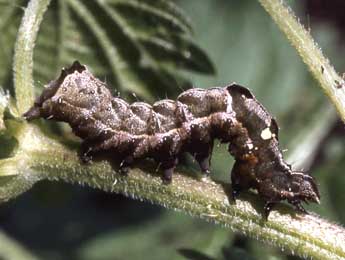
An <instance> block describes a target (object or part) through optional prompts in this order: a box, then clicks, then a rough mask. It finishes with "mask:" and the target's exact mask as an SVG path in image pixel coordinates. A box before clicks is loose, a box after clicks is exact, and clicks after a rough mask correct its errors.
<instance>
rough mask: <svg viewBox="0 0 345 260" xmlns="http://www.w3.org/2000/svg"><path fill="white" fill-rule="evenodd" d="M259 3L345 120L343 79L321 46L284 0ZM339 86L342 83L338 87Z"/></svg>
mask: <svg viewBox="0 0 345 260" xmlns="http://www.w3.org/2000/svg"><path fill="white" fill-rule="evenodd" d="M259 2H260V3H261V5H262V6H263V7H264V8H265V10H266V11H267V12H268V13H269V15H270V16H271V17H272V19H273V20H274V21H275V22H276V23H277V25H278V27H279V28H280V30H282V31H283V33H284V34H285V35H286V37H287V38H288V39H289V41H290V42H291V44H292V46H293V47H294V48H295V49H296V50H297V52H298V54H299V55H300V56H301V58H302V60H303V61H304V62H305V64H307V66H308V68H309V70H310V71H311V73H312V74H313V76H314V77H315V79H316V80H317V81H318V82H319V83H320V86H321V87H322V89H323V90H324V92H325V93H326V95H327V96H328V97H329V98H330V100H331V102H332V103H333V104H334V105H335V107H336V109H337V111H338V113H339V115H340V117H341V119H342V120H343V121H345V85H344V84H345V83H344V80H343V79H342V78H341V77H340V76H339V75H338V74H337V73H336V71H335V70H334V68H333V66H332V65H331V64H330V63H329V60H328V59H327V58H325V57H324V56H323V54H322V51H321V49H320V47H318V45H317V43H315V41H314V40H313V38H312V37H311V35H310V33H309V31H307V30H306V29H305V28H304V27H303V26H302V25H301V23H300V22H299V21H298V20H297V19H296V17H295V15H294V14H293V11H292V10H291V9H290V8H289V7H288V6H286V5H285V3H284V1H283V0H259ZM340 86H341V87H340Z"/></svg>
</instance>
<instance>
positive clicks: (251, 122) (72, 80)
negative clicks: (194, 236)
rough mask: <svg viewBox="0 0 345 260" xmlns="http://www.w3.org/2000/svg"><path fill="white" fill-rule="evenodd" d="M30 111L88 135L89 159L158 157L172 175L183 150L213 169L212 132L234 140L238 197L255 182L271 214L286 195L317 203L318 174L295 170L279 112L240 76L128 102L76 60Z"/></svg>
mask: <svg viewBox="0 0 345 260" xmlns="http://www.w3.org/2000/svg"><path fill="white" fill-rule="evenodd" d="M24 117H25V118H26V119H27V120H32V119H35V118H39V117H43V118H46V119H55V120H58V121H64V122H67V123H69V124H70V125H71V127H72V129H73V132H74V133H75V134H76V135H77V136H79V137H80V138H82V139H83V144H82V153H81V155H82V156H81V157H82V160H83V161H88V160H90V158H91V156H92V154H96V153H97V152H100V151H109V152H111V153H113V154H114V156H116V157H117V158H120V159H122V160H123V162H122V163H121V166H120V168H121V169H122V170H123V171H125V170H126V169H127V168H128V166H130V164H131V163H132V162H133V161H134V160H136V159H139V158H147V157H150V158H153V159H155V160H156V161H157V162H159V163H161V167H162V169H163V171H164V177H163V180H165V181H166V182H170V181H171V178H172V174H173V171H174V168H175V166H176V164H177V160H178V156H179V155H180V154H181V153H183V152H189V153H191V154H192V155H194V156H195V158H196V160H197V161H198V162H199V165H200V168H201V170H202V171H203V172H204V173H205V174H208V173H209V162H210V156H211V153H212V147H213V140H214V139H215V138H218V139H220V141H221V142H223V143H230V145H229V152H230V154H231V155H233V156H234V157H235V160H236V162H235V165H234V167H233V169H232V172H231V181H232V188H233V193H232V194H233V197H234V199H235V198H236V197H237V196H238V195H239V192H240V191H242V190H247V189H249V188H254V189H256V190H257V191H258V193H259V195H260V196H261V197H262V198H263V199H264V200H265V202H266V204H265V215H266V217H267V216H268V214H269V212H270V210H271V208H272V206H273V205H274V204H275V203H277V202H279V201H281V200H287V201H288V202H289V203H291V204H292V205H294V206H295V208H296V209H297V210H299V211H302V212H306V211H305V210H304V208H303V207H302V205H301V202H303V201H304V202H308V201H311V202H316V203H319V199H320V194H319V191H318V188H317V186H316V184H315V182H314V179H313V177H311V176H309V175H307V174H304V173H302V172H295V171H292V170H291V166H290V165H289V164H287V163H286V162H285V161H284V160H283V158H282V153H281V150H280V149H279V143H278V126H277V123H276V121H275V120H274V118H272V116H271V115H270V114H269V113H268V112H267V111H266V109H265V108H264V107H263V106H262V105H261V104H260V103H259V102H258V101H257V100H256V99H255V97H254V96H253V94H252V93H251V92H250V91H249V90H248V89H246V88H244V87H241V86H239V85H237V84H231V85H230V86H227V87H224V88H218V87H217V88H210V89H206V90H204V89H197V88H193V89H189V90H187V91H185V92H183V93H182V94H181V95H180V96H179V97H178V98H177V100H176V101H173V100H161V101H158V102H156V103H154V104H153V105H152V106H151V105H148V104H146V103H143V102H135V103H133V104H131V105H129V104H128V103H126V102H125V101H124V100H123V99H121V98H119V97H113V96H112V95H111V93H110V91H109V89H108V88H107V86H106V85H105V84H104V83H103V82H101V81H100V80H98V79H97V78H95V77H94V76H93V75H92V74H91V73H90V72H89V71H88V69H87V68H86V66H83V65H80V64H79V62H75V63H74V64H73V65H72V66H71V67H70V68H68V69H63V70H62V73H61V75H60V77H59V78H58V79H57V80H54V81H52V82H50V83H49V84H48V86H47V87H46V88H45V90H44V91H43V93H42V94H41V96H40V97H38V98H37V99H36V102H35V104H34V106H33V107H32V108H31V109H30V110H29V111H28V112H26V113H25V114H24Z"/></svg>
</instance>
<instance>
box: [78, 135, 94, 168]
mask: <svg viewBox="0 0 345 260" xmlns="http://www.w3.org/2000/svg"><path fill="white" fill-rule="evenodd" d="M92 152H93V149H92V143H91V142H90V141H88V140H87V139H86V140H84V141H83V142H82V144H81V148H80V151H79V158H80V160H81V161H82V162H83V163H90V162H91V161H92Z"/></svg>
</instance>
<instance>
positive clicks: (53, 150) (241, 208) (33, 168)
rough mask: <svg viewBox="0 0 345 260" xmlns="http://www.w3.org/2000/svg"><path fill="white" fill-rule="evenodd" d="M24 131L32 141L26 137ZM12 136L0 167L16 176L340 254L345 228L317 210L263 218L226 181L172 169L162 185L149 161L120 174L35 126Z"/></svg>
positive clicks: (290, 247)
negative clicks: (15, 146)
mask: <svg viewBox="0 0 345 260" xmlns="http://www.w3.org/2000/svg"><path fill="white" fill-rule="evenodd" d="M28 136H33V138H34V139H35V141H34V142H33V141H29V140H28ZM40 136H41V137H40ZM18 137H19V138H20V140H27V141H26V142H24V145H23V146H22V148H21V151H20V152H19V153H17V155H16V156H15V157H12V158H9V159H5V160H1V161H0V173H1V170H2V169H7V170H9V169H12V170H13V171H15V172H17V173H18V176H17V177H18V178H19V176H21V178H23V176H25V178H26V179H27V180H28V181H29V182H32V183H34V182H35V181H37V180H41V179H50V180H63V181H66V182H70V183H78V184H82V185H88V186H91V187H95V188H99V189H102V190H104V191H107V192H115V193H122V194H124V195H126V196H129V197H132V198H137V199H140V200H146V201H150V202H152V203H155V204H159V205H162V206H164V207H166V208H171V209H175V210H179V211H182V212H185V213H188V214H190V215H192V216H196V217H200V218H203V219H205V220H207V221H210V222H214V223H219V224H221V225H224V226H226V227H229V228H230V229H232V230H234V231H238V232H241V233H243V234H245V235H248V236H250V237H253V238H256V239H258V240H260V241H264V242H266V243H269V244H272V245H274V246H278V247H280V248H282V249H284V250H287V251H288V252H291V253H293V254H296V255H299V256H302V257H313V258H316V259H338V258H341V257H345V244H344V243H343V241H345V230H344V229H343V228H341V227H338V226H336V225H334V224H331V223H329V222H327V221H325V220H323V219H321V218H319V217H317V216H314V215H296V213H295V212H294V210H292V208H291V207H288V206H284V205H280V206H279V207H277V209H276V210H273V212H272V213H271V215H270V217H269V220H268V221H265V220H264V219H263V217H262V208H263V203H262V201H261V200H260V199H259V198H258V196H256V195H253V194H248V193H247V194H243V195H242V196H241V198H240V199H239V200H238V201H237V202H236V203H233V202H232V201H231V200H230V199H229V194H230V190H229V184H224V183H217V182H214V181H211V180H207V181H200V180H198V179H197V178H196V177H190V176H187V175H186V174H185V173H183V172H182V171H181V170H178V171H177V172H176V174H175V175H174V178H173V183H172V184H171V185H163V184H162V181H161V179H160V175H159V174H157V173H156V172H155V168H156V166H155V165H152V164H149V163H148V164H147V165H144V166H141V167H140V168H133V169H132V170H131V171H130V172H129V174H128V176H121V175H120V174H118V173H117V171H116V170H115V169H114V167H113V166H112V165H111V164H110V163H109V161H106V160H102V161H99V162H94V163H92V164H91V165H87V166H85V165H80V162H79V158H78V156H77V153H76V152H75V151H71V149H70V148H66V147H65V146H63V145H61V144H59V143H58V142H56V141H54V140H52V139H49V138H47V137H46V136H44V134H43V133H41V132H40V129H39V128H37V127H36V126H33V125H27V126H26V127H24V128H23V129H22V130H21V131H19V134H18ZM28 155H30V156H28ZM17 177H14V178H17ZM5 188H6V185H4V186H3V187H2V188H1V189H0V201H4V200H7V199H8V198H6V196H7V195H9V193H10V192H9V191H6V190H5ZM12 195H14V194H12Z"/></svg>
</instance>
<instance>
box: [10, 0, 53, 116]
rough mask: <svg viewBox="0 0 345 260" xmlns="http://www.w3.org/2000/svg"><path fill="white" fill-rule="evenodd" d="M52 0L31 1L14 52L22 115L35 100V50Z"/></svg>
mask: <svg viewBox="0 0 345 260" xmlns="http://www.w3.org/2000/svg"><path fill="white" fill-rule="evenodd" d="M49 3H50V0H31V1H30V2H29V4H28V6H27V8H26V9H25V13H24V17H23V19H22V22H21V25H20V27H19V31H18V34H17V40H16V46H15V51H14V64H13V70H14V88H15V93H16V100H17V108H18V110H19V113H20V114H23V113H24V112H25V111H27V110H28V109H29V108H30V106H31V105H32V103H33V100H34V91H33V90H34V88H33V78H32V75H33V73H32V72H33V60H32V57H33V50H34V46H35V41H36V37H37V32H38V30H39V28H40V24H41V22H42V19H43V15H44V13H45V11H46V10H47V7H48V5H49ZM47 55H48V54H47Z"/></svg>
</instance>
